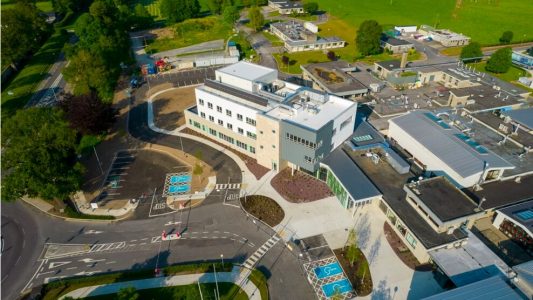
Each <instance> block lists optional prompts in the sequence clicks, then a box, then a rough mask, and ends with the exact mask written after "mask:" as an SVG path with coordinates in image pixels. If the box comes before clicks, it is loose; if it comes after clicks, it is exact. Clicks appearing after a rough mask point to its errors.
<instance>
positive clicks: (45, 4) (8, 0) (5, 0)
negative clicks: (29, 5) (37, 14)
mask: <svg viewBox="0 0 533 300" xmlns="http://www.w3.org/2000/svg"><path fill="white" fill-rule="evenodd" d="M15 2H16V1H15V0H2V2H1V3H2V10H4V9H6V8H10V7H13V6H14V5H15ZM35 5H36V6H37V8H38V9H40V10H42V11H44V12H50V11H52V10H54V8H53V7H52V1H49V0H44V1H43V0H38V1H37V2H35Z"/></svg>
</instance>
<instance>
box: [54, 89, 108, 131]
mask: <svg viewBox="0 0 533 300" xmlns="http://www.w3.org/2000/svg"><path fill="white" fill-rule="evenodd" d="M59 107H60V108H61V109H62V110H63V111H64V112H65V116H66V118H67V120H68V121H69V123H70V127H71V128H73V129H75V130H76V131H78V132H79V133H81V134H83V135H86V134H93V135H95V134H101V133H103V132H105V131H106V130H108V129H109V128H111V126H112V125H113V123H115V119H116V111H115V110H114V109H113V107H112V106H111V104H110V103H104V102H102V101H100V100H99V99H98V97H97V95H96V93H94V92H91V93H89V94H85V95H81V96H73V95H70V94H67V95H64V96H63V97H62V98H61V100H60V101H59Z"/></svg>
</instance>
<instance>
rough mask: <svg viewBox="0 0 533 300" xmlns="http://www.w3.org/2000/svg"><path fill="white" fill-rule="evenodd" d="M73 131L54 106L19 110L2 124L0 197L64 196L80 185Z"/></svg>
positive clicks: (80, 179) (54, 197)
mask: <svg viewBox="0 0 533 300" xmlns="http://www.w3.org/2000/svg"><path fill="white" fill-rule="evenodd" d="M76 146H77V140H76V132H75V131H74V130H72V129H71V128H70V127H69V125H68V122H67V121H66V120H65V119H64V116H63V112H62V111H61V110H59V109H57V108H37V107H34V108H28V109H23V110H19V111H18V112H17V113H16V114H15V116H13V117H12V118H9V119H7V120H6V121H5V123H4V126H3V128H2V148H3V149H2V173H3V174H2V175H3V178H2V200H6V201H13V200H16V199H18V198H20V197H22V196H25V195H27V196H30V197H41V198H43V199H46V200H52V199H60V200H64V199H66V198H67V197H68V196H70V195H71V194H72V193H73V192H75V191H77V190H78V189H79V188H80V187H81V183H82V175H83V167H82V166H81V164H80V163H79V162H77V161H76Z"/></svg>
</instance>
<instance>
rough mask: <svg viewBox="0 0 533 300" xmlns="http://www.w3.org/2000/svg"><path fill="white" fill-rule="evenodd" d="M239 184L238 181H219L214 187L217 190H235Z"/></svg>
mask: <svg viewBox="0 0 533 300" xmlns="http://www.w3.org/2000/svg"><path fill="white" fill-rule="evenodd" d="M240 188H241V184H240V183H219V184H217V185H215V189H217V190H226V189H227V190H236V189H240Z"/></svg>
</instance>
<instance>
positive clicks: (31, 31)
mask: <svg viewBox="0 0 533 300" xmlns="http://www.w3.org/2000/svg"><path fill="white" fill-rule="evenodd" d="M1 26H2V27H1V30H2V33H1V35H2V41H1V43H2V51H1V54H2V55H1V59H2V64H3V65H4V64H5V65H8V64H13V67H15V66H14V63H16V62H17V61H19V60H21V59H22V58H24V57H25V56H26V55H27V54H28V53H29V52H32V51H35V50H37V49H38V48H39V46H40V45H41V43H42V41H44V40H45V39H46V38H47V37H48V35H49V33H50V29H51V27H50V26H49V25H48V24H47V23H46V21H45V18H44V17H43V16H42V15H41V12H40V11H39V10H38V9H37V7H36V6H35V5H34V4H33V3H31V2H17V3H15V5H14V6H13V7H12V8H8V9H2V23H1Z"/></svg>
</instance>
